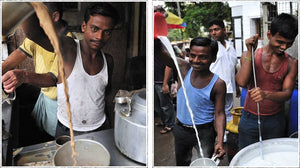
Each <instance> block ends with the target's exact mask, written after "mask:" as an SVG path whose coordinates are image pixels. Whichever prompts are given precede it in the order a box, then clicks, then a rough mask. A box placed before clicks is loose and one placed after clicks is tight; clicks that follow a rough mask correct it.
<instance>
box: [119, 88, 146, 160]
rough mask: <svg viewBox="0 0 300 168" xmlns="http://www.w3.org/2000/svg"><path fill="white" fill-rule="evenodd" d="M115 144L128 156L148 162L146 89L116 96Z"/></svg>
mask: <svg viewBox="0 0 300 168" xmlns="http://www.w3.org/2000/svg"><path fill="white" fill-rule="evenodd" d="M114 134H115V144H116V146H117V148H118V149H119V151H120V152H121V153H123V154H124V155H126V156H127V157H129V158H131V159H133V160H135V161H137V162H140V163H143V164H146V91H145V90H143V91H139V92H136V93H135V94H133V96H132V97H131V98H130V97H116V98H115V128H114Z"/></svg>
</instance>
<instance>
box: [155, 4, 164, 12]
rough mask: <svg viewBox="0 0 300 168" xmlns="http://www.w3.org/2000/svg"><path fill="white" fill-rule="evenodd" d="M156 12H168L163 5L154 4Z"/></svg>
mask: <svg viewBox="0 0 300 168" xmlns="http://www.w3.org/2000/svg"><path fill="white" fill-rule="evenodd" d="M155 12H161V13H163V12H166V10H165V9H164V8H163V7H162V6H161V5H158V6H154V13H155Z"/></svg>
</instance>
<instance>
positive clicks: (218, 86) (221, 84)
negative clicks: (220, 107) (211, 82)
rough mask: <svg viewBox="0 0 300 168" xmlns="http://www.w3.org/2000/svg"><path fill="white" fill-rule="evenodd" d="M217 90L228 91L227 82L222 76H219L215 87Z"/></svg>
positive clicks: (220, 91) (219, 91)
mask: <svg viewBox="0 0 300 168" xmlns="http://www.w3.org/2000/svg"><path fill="white" fill-rule="evenodd" d="M213 89H215V91H217V92H218V93H224V94H225V93H226V83H225V81H224V80H222V79H221V78H218V79H217V81H216V83H215V86H214V88H213Z"/></svg>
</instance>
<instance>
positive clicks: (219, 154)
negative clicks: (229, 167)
mask: <svg viewBox="0 0 300 168" xmlns="http://www.w3.org/2000/svg"><path fill="white" fill-rule="evenodd" d="M225 153H226V152H225V150H224V148H223V144H222V143H221V144H220V143H218V144H217V145H216V146H215V151H214V154H213V156H216V157H218V158H220V157H222V156H223V155H224V154H225Z"/></svg>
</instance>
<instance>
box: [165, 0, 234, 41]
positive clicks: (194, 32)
mask: <svg viewBox="0 0 300 168" xmlns="http://www.w3.org/2000/svg"><path fill="white" fill-rule="evenodd" d="M165 5H166V7H167V8H168V9H167V10H168V11H170V12H172V13H174V14H177V4H176V2H166V3H165ZM179 5H180V11H181V17H182V18H183V21H184V22H185V23H186V24H187V27H186V30H185V31H184V34H185V36H187V37H191V38H193V37H197V36H200V35H202V33H203V30H201V27H204V28H207V26H208V25H207V24H208V23H209V21H210V20H212V19H221V20H226V21H230V7H229V6H228V3H227V2H226V3H223V2H189V3H185V2H180V3H179Z"/></svg>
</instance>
